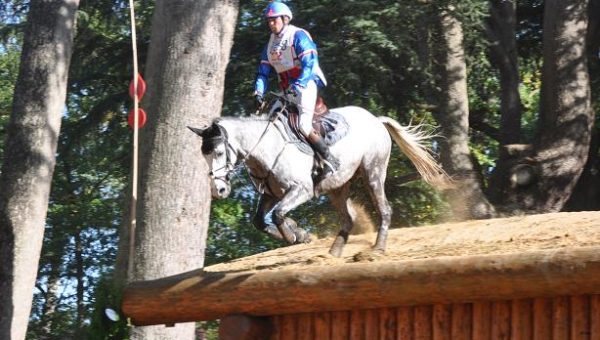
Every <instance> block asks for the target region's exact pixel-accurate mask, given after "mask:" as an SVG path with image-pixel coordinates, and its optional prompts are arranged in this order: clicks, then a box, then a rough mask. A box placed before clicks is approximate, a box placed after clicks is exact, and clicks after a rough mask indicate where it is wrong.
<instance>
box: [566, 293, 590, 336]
mask: <svg viewBox="0 0 600 340" xmlns="http://www.w3.org/2000/svg"><path fill="white" fill-rule="evenodd" d="M570 302H571V339H578V340H589V339H590V319H589V317H590V300H589V296H587V295H576V296H571V301H570Z"/></svg>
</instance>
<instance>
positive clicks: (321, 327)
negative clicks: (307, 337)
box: [313, 312, 331, 340]
mask: <svg viewBox="0 0 600 340" xmlns="http://www.w3.org/2000/svg"><path fill="white" fill-rule="evenodd" d="M314 323H315V328H314V337H313V339H323V340H329V339H330V336H331V313H329V312H322V313H316V314H315V320H314Z"/></svg>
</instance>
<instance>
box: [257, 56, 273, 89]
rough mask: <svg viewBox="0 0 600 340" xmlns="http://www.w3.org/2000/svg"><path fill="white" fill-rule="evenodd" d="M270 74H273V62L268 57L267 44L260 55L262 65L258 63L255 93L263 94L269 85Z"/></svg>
mask: <svg viewBox="0 0 600 340" xmlns="http://www.w3.org/2000/svg"><path fill="white" fill-rule="evenodd" d="M269 74H271V64H270V63H269V58H268V57H267V46H265V48H264V49H263V51H262V53H261V56H260V65H258V73H257V75H256V82H255V83H254V94H258V95H263V94H264V93H265V91H266V90H267V88H268V86H269Z"/></svg>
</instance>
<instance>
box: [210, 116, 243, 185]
mask: <svg viewBox="0 0 600 340" xmlns="http://www.w3.org/2000/svg"><path fill="white" fill-rule="evenodd" d="M217 126H218V127H219V130H220V131H221V136H219V137H218V138H214V140H215V141H219V142H222V143H224V144H225V165H224V166H222V167H220V168H218V169H216V170H213V171H211V172H209V173H208V176H209V177H210V178H212V179H213V180H217V179H218V180H221V181H223V182H229V181H230V180H231V178H232V177H233V176H232V173H233V172H234V171H236V170H237V168H238V167H239V166H240V163H241V162H240V161H238V162H237V163H235V164H234V163H233V162H232V161H231V153H232V152H234V149H233V146H231V143H229V139H228V135H227V130H225V128H223V127H222V126H221V125H218V124H217ZM223 169H225V175H223V176H215V172H219V171H221V170H223Z"/></svg>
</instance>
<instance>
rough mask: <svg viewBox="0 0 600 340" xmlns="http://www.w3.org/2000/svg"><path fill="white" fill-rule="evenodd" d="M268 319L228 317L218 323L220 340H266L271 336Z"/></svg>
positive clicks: (271, 329) (243, 316) (241, 316)
mask: <svg viewBox="0 0 600 340" xmlns="http://www.w3.org/2000/svg"><path fill="white" fill-rule="evenodd" d="M273 333H274V332H273V326H272V325H271V322H270V320H269V318H266V317H261V318H257V317H251V316H246V315H230V316H227V317H225V318H222V319H221V321H220V322H219V339H220V340H254V339H268V338H270V337H271V335H272V334H273Z"/></svg>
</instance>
